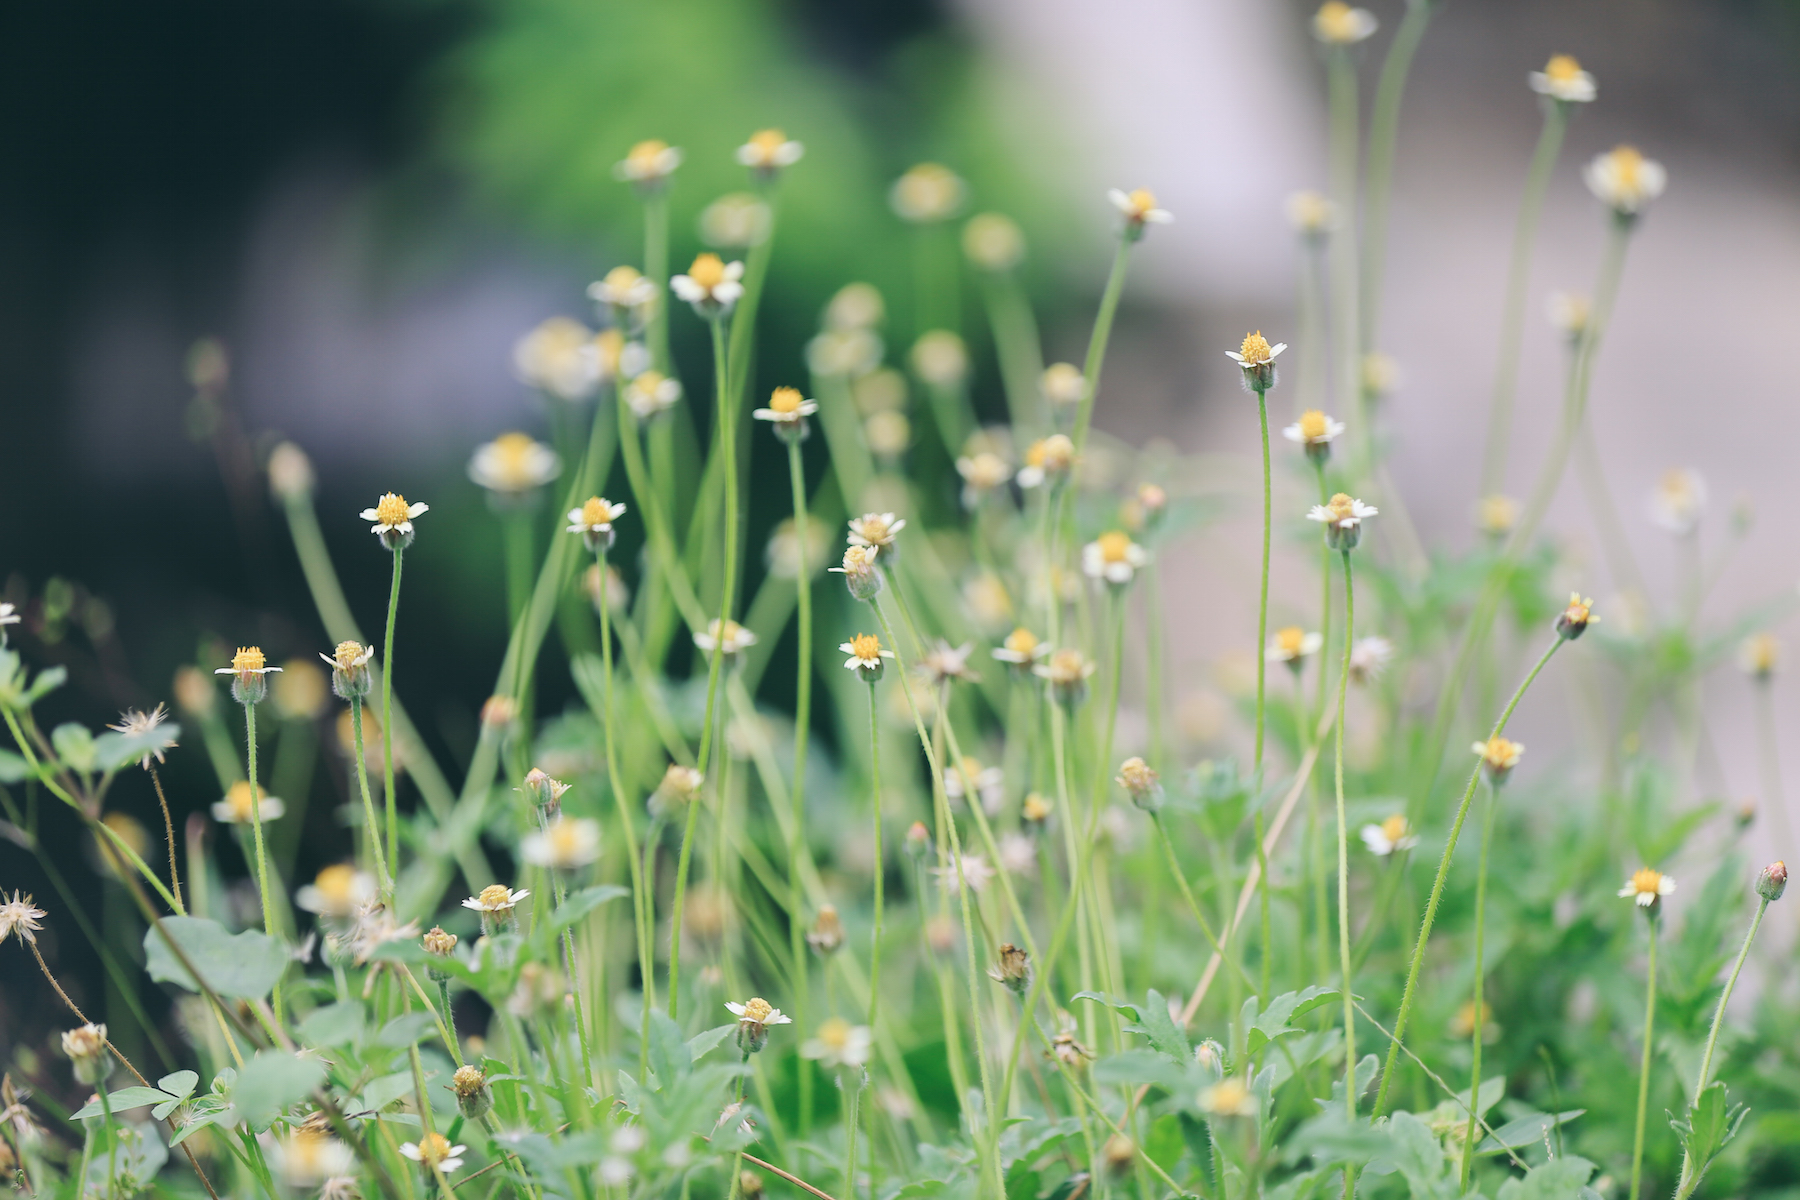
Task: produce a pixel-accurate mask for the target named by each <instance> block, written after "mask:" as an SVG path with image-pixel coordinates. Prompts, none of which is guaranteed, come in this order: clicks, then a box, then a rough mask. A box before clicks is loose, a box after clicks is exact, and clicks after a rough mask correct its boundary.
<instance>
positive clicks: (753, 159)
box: [737, 129, 806, 172]
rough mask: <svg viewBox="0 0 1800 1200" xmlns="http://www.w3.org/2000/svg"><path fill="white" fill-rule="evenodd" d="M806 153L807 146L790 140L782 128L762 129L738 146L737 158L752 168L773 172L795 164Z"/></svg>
mask: <svg viewBox="0 0 1800 1200" xmlns="http://www.w3.org/2000/svg"><path fill="white" fill-rule="evenodd" d="M805 153H806V147H805V146H802V145H801V144H800V143H799V142H795V141H789V140H788V136H787V135H786V134H785V133H783V132H781V130H779V129H760V130H758V131H757V132H755V133H753V134H751V135H750V140H749V141H747V142H745V143H744V144H743V145H741V146H739V147H738V148H737V160H738V161H739V162H741V163H743V164H744V165H745V166H746V167H749V168H751V169H752V170H755V171H764V172H773V171H777V170H779V169H780V168H782V167H791V166H793V165H794V164H795V163H797V162H799V161H800V159H801V156H802V155H804V154H805Z"/></svg>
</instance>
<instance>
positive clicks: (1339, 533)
mask: <svg viewBox="0 0 1800 1200" xmlns="http://www.w3.org/2000/svg"><path fill="white" fill-rule="evenodd" d="M1380 512H1381V510H1380V509H1378V508H1376V507H1375V506H1374V505H1373V504H1364V503H1363V502H1362V501H1361V500H1355V499H1352V498H1351V497H1349V496H1346V495H1345V494H1344V493H1343V492H1339V493H1338V494H1337V495H1335V496H1333V497H1332V498H1331V502H1330V503H1329V504H1315V505H1313V506H1312V508H1311V509H1310V510H1309V511H1308V512H1307V514H1306V519H1307V520H1309V521H1318V522H1320V523H1321V524H1323V525H1324V526H1325V544H1326V545H1327V546H1330V547H1331V548H1332V549H1333V550H1351V549H1354V548H1355V547H1356V544H1357V543H1358V542H1359V541H1361V540H1362V523H1363V521H1364V520H1365V519H1367V518H1369V517H1373V516H1376V515H1378V514H1379V513H1380Z"/></svg>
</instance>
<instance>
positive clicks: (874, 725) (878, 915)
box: [795, 672, 977, 1029]
mask: <svg viewBox="0 0 1800 1200" xmlns="http://www.w3.org/2000/svg"><path fill="white" fill-rule="evenodd" d="M862 674H864V675H865V677H866V678H867V679H868V683H869V800H870V803H871V805H872V806H873V808H874V818H873V821H874V824H873V829H874V833H875V872H874V874H875V913H874V915H875V928H874V930H873V931H872V932H871V933H870V935H869V1028H870V1029H879V1028H880V1026H879V1025H877V1024H876V1023H875V1021H876V1017H877V1016H879V1015H880V1008H881V934H882V922H883V916H884V907H883V901H884V897H883V895H882V891H883V876H885V875H886V874H887V859H886V858H885V857H884V855H883V853H882V846H881V722H880V720H879V719H878V718H879V715H880V714H879V710H878V709H877V707H876V704H875V679H876V676H875V675H873V674H870V673H867V672H862ZM971 803H972V804H973V803H977V802H976V801H974V799H973V798H972V797H971ZM795 825H796V826H797V825H799V822H798V821H796V822H795ZM796 923H797V922H796Z"/></svg>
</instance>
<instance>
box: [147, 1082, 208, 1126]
mask: <svg viewBox="0 0 1800 1200" xmlns="http://www.w3.org/2000/svg"><path fill="white" fill-rule="evenodd" d="M156 1086H157V1087H158V1088H159V1089H161V1090H162V1091H164V1092H166V1093H168V1095H169V1097H170V1099H168V1100H165V1101H164V1102H163V1103H161V1104H158V1105H157V1106H156V1107H155V1108H154V1109H152V1110H151V1111H150V1115H151V1116H153V1117H155V1118H156V1119H157V1120H159V1121H162V1120H166V1119H167V1118H168V1115H169V1114H170V1113H172V1112H174V1111H175V1110H176V1109H177V1108H179V1107H180V1106H181V1105H182V1104H183V1103H185V1102H186V1100H187V1098H188V1097H189V1096H192V1095H193V1094H194V1089H195V1088H196V1087H198V1086H200V1076H198V1075H196V1074H195V1073H194V1072H192V1071H176V1072H175V1073H174V1074H172V1075H164V1076H163V1077H162V1078H161V1079H159V1080H157V1081H156Z"/></svg>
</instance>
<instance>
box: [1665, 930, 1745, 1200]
mask: <svg viewBox="0 0 1800 1200" xmlns="http://www.w3.org/2000/svg"><path fill="white" fill-rule="evenodd" d="M1758 900H1759V902H1758V904H1757V906H1756V915H1755V916H1754V917H1751V918H1750V928H1749V929H1747V930H1745V931H1744V944H1743V945H1742V946H1741V947H1739V948H1738V956H1737V961H1736V962H1734V963H1732V964H1731V975H1730V976H1729V977H1728V978H1727V979H1726V980H1725V990H1724V991H1723V992H1721V993H1719V1003H1718V1005H1717V1007H1715V1008H1714V1009H1713V1019H1712V1029H1711V1030H1709V1031H1708V1032H1707V1035H1706V1053H1705V1054H1703V1055H1702V1056H1701V1058H1700V1074H1699V1075H1698V1076H1696V1077H1695V1079H1694V1101H1695V1102H1696V1103H1698V1101H1699V1099H1700V1093H1701V1092H1703V1091H1705V1090H1706V1081H1707V1078H1708V1077H1709V1076H1710V1075H1711V1074H1712V1059H1713V1051H1714V1050H1715V1049H1716V1048H1717V1047H1718V1044H1719V1027H1720V1026H1721V1025H1723V1024H1724V1023H1725V1006H1726V1005H1727V1004H1729V1003H1731V993H1732V991H1733V990H1734V989H1736V987H1737V981H1738V974H1739V972H1741V971H1742V970H1743V969H1744V960H1745V959H1746V958H1748V957H1750V943H1752V942H1754V941H1755V940H1756V931H1757V929H1758V928H1759V927H1760V926H1761V925H1762V919H1763V914H1764V913H1766V912H1768V911H1769V900H1768V897H1766V896H1761V897H1758ZM1646 1044H1647V1042H1646ZM1641 1090H1642V1089H1641V1088H1640V1093H1641ZM1643 1107H1644V1104H1643V1100H1642V1098H1641V1095H1640V1099H1639V1101H1638V1109H1639V1112H1640V1116H1639V1120H1638V1123H1639V1125H1640V1126H1641V1125H1642V1124H1643V1118H1642V1116H1641V1113H1642V1110H1643ZM1698 1170H1699V1167H1697V1166H1696V1165H1695V1163H1694V1161H1693V1160H1692V1159H1691V1158H1689V1157H1688V1155H1687V1152H1686V1151H1685V1150H1684V1151H1682V1155H1681V1181H1680V1184H1679V1186H1678V1187H1677V1188H1676V1190H1675V1197H1676V1200H1687V1197H1688V1196H1690V1195H1692V1194H1693V1191H1694V1189H1695V1188H1696V1187H1698V1186H1699V1185H1700V1176H1699V1175H1698V1174H1697V1172H1698Z"/></svg>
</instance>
